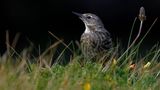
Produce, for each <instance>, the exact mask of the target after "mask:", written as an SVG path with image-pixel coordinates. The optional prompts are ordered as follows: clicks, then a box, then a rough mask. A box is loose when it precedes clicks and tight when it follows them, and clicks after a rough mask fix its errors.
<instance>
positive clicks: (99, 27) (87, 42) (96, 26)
mask: <svg viewBox="0 0 160 90" xmlns="http://www.w3.org/2000/svg"><path fill="white" fill-rule="evenodd" d="M75 14H76V15H78V16H79V17H80V19H81V20H82V21H83V22H84V24H85V28H86V29H85V31H84V33H83V34H82V35H81V38H80V44H81V49H82V52H83V54H84V56H85V57H87V58H94V57H95V56H96V55H99V54H101V53H107V51H108V50H109V49H111V48H112V39H111V36H110V33H109V32H108V31H107V30H106V29H105V28H104V25H103V23H102V21H101V20H100V18H99V17H98V16H96V15H95V14H91V13H85V14H79V13H75Z"/></svg>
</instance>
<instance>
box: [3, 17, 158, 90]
mask: <svg viewBox="0 0 160 90" xmlns="http://www.w3.org/2000/svg"><path fill="white" fill-rule="evenodd" d="M156 20H157V19H156ZM156 20H155V21H154V22H153V24H152V25H151V28H152V26H153V25H154V23H155V22H156ZM141 25H142V23H141ZM133 26H134V25H133ZM141 28H142V26H141ZM141 28H140V30H141ZM151 28H149V30H148V32H147V33H146V34H145V35H144V37H143V38H142V39H141V40H140V42H138V44H135V42H136V41H137V39H138V38H137V37H136V38H137V39H136V38H135V39H134V41H133V42H132V43H133V44H132V43H131V44H130V43H129V45H128V48H127V50H126V51H125V52H123V53H122V54H120V56H116V57H115V56H113V57H111V60H109V61H108V62H106V63H105V64H104V63H97V62H91V61H86V62H84V63H83V65H82V63H81V61H84V60H83V58H81V57H82V56H81V55H79V54H77V52H76V51H74V50H71V49H70V48H69V46H70V45H72V43H70V44H69V45H66V44H65V43H63V42H62V41H61V40H60V39H58V38H57V37H56V36H54V35H53V34H52V33H51V32H49V33H50V34H51V35H52V36H54V37H55V38H56V39H58V42H56V43H54V44H53V45H51V46H50V47H48V48H47V49H46V50H45V51H44V52H42V53H40V54H39V56H38V57H34V56H32V53H31V52H30V50H31V49H30V48H28V49H24V50H23V51H22V52H21V53H17V52H16V50H15V49H14V47H15V45H16V44H15V43H14V44H12V45H11V46H10V44H9V40H8V38H9V34H8V32H7V35H6V36H7V37H6V45H7V51H6V53H5V54H3V55H2V56H0V77H1V79H0V89H2V90H106V89H111V90H112V89H116V90H117V89H119V90H125V89H131V90H132V89H134V90H158V89H159V88H160V86H159V85H160V63H159V62H158V61H159V59H160V47H159V45H155V46H153V47H152V48H151V49H150V51H148V52H146V54H145V55H144V56H140V55H139V54H140V53H139V47H140V45H141V43H142V41H143V39H144V38H145V37H146V35H147V34H148V33H149V31H150V30H151ZM139 35H140V33H139ZM17 37H18V36H16V38H15V39H14V41H15V42H16V41H17ZM138 37H139V36H138ZM129 41H130V40H129ZM60 43H61V44H63V45H64V46H65V47H66V48H65V49H64V50H63V51H62V53H60V55H59V56H58V58H57V59H56V62H55V63H53V64H51V62H52V58H53V55H54V53H55V52H54V50H55V49H56V47H57V46H58V45H59V44H60ZM117 48H118V47H117ZM66 49H69V50H71V51H72V52H73V56H72V57H71V59H70V61H69V63H68V64H67V65H60V64H58V62H61V59H60V58H61V57H63V54H64V51H65V50H66ZM113 53H115V51H114V52H113ZM116 53H117V51H116ZM113 55H115V54H113ZM133 61H136V62H134V63H133ZM104 65H105V66H104Z"/></svg>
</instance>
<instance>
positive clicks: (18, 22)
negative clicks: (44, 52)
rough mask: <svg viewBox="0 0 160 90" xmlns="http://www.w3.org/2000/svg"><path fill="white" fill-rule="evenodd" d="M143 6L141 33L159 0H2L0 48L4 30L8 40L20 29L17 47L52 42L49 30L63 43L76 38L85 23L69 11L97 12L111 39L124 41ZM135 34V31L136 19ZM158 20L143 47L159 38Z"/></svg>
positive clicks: (159, 11) (159, 7)
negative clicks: (145, 17)
mask: <svg viewBox="0 0 160 90" xmlns="http://www.w3.org/2000/svg"><path fill="white" fill-rule="evenodd" d="M141 6H144V7H145V10H146V16H147V20H146V21H145V23H144V27H143V32H142V35H143V34H144V33H145V32H146V31H147V30H148V28H149V27H150V25H151V24H152V22H153V21H154V20H155V18H157V17H159V16H160V1H159V0H1V1H0V51H1V52H4V51H5V36H6V34H5V32H6V30H8V31H9V33H10V41H11V42H12V39H13V37H14V36H15V34H16V33H17V32H20V33H21V36H20V39H19V42H18V44H17V47H16V48H17V49H22V48H24V47H27V46H29V41H31V42H33V43H34V44H35V46H36V45H41V47H42V48H45V47H47V45H49V43H53V42H54V40H55V39H54V38H53V37H52V36H51V35H50V34H49V33H48V31H51V32H52V33H53V34H55V35H56V36H58V37H59V38H63V39H64V41H65V42H66V43H69V42H70V41H71V40H79V38H80V36H81V34H82V33H83V31H84V29H85V28H84V25H83V23H82V21H81V20H79V19H78V17H77V16H75V15H73V14H72V11H75V12H79V13H86V12H90V13H94V14H96V15H98V16H99V17H100V18H101V19H102V21H103V23H104V25H105V27H106V29H107V30H108V31H109V32H110V33H111V35H112V38H113V40H114V41H115V42H116V39H117V38H118V39H119V40H121V41H122V44H124V45H125V44H126V42H127V40H128V37H129V33H130V29H131V26H132V23H133V21H134V18H135V17H136V16H138V13H139V8H140V7H141ZM136 23H137V24H136V26H135V29H134V35H135V34H136V33H137V32H138V27H139V20H137V22H136ZM159 34H160V21H159V20H158V21H157V23H156V24H155V26H154V28H153V29H152V30H151V32H150V33H149V35H148V36H147V38H146V40H145V41H144V44H145V45H144V47H145V48H149V47H151V46H152V45H154V44H155V43H157V42H158V41H160V36H159Z"/></svg>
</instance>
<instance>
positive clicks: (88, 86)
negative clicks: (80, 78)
mask: <svg viewBox="0 0 160 90" xmlns="http://www.w3.org/2000/svg"><path fill="white" fill-rule="evenodd" d="M84 90H91V84H90V83H89V82H86V83H85V84H84Z"/></svg>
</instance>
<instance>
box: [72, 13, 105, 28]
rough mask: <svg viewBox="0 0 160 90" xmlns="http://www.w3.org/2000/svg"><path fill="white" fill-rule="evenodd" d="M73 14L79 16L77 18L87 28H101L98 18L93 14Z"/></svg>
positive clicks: (101, 24)
mask: <svg viewBox="0 0 160 90" xmlns="http://www.w3.org/2000/svg"><path fill="white" fill-rule="evenodd" d="M73 14H75V15H77V16H79V18H80V19H81V20H82V21H83V22H84V24H85V25H86V26H88V27H90V26H95V27H103V23H102V21H101V19H100V18H99V17H98V16H96V15H95V14H92V13H84V14H80V13H76V12H73Z"/></svg>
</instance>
